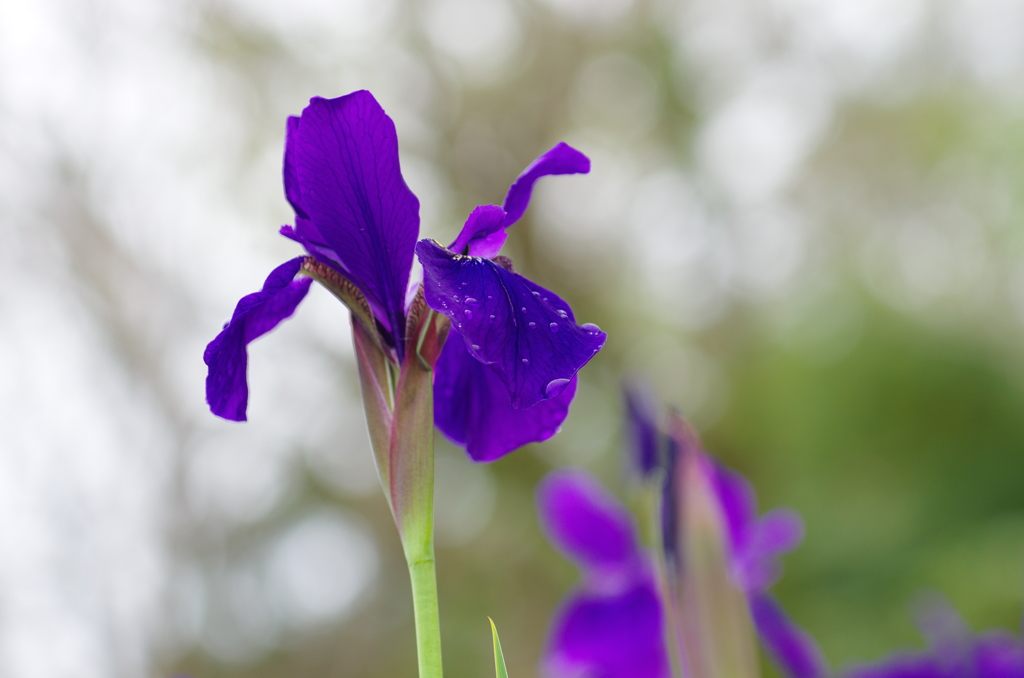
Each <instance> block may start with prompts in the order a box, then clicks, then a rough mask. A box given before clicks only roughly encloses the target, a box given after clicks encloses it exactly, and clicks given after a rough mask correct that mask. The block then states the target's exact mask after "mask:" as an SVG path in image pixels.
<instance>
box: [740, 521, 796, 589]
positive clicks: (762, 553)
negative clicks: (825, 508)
mask: <svg viewBox="0 0 1024 678" xmlns="http://www.w3.org/2000/svg"><path fill="white" fill-rule="evenodd" d="M803 536H804V522H803V519H802V518H801V517H800V514H799V513H797V512H796V511H793V510H791V509H773V510H771V511H769V512H768V513H766V514H764V515H763V516H761V517H760V518H758V519H757V520H756V521H755V522H754V523H753V525H752V526H751V529H750V531H749V534H748V538H747V541H746V543H745V544H744V548H743V550H742V551H741V552H739V553H737V554H735V555H734V558H735V560H736V562H735V563H734V569H735V571H736V574H737V575H738V578H739V579H740V584H741V585H742V586H743V588H744V590H746V591H750V592H754V591H763V590H765V589H767V588H768V587H769V586H771V585H772V584H774V583H775V582H776V581H777V580H778V578H779V575H780V573H781V569H782V567H781V565H780V564H779V562H778V559H779V556H781V555H782V554H783V553H786V552H787V551H791V550H792V549H794V548H796V547H797V546H798V545H799V544H800V542H801V541H802V540H803Z"/></svg>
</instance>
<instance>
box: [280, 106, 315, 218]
mask: <svg viewBox="0 0 1024 678" xmlns="http://www.w3.org/2000/svg"><path fill="white" fill-rule="evenodd" d="M298 131H299V118H298V116H294V115H289V116H288V123H287V125H286V127H285V137H284V196H285V198H287V199H288V202H289V203H291V206H292V209H294V210H295V214H296V215H298V216H299V217H300V218H302V219H309V215H308V214H306V210H305V209H304V208H303V207H302V194H301V192H300V191H299V177H298V174H297V170H296V168H295V153H296V150H297V149H298V145H297V143H298V142H297V140H296V139H297V135H298Z"/></svg>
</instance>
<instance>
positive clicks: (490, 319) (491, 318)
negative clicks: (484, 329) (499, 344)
mask: <svg viewBox="0 0 1024 678" xmlns="http://www.w3.org/2000/svg"><path fill="white" fill-rule="evenodd" d="M487 320H489V321H490V322H492V323H493V322H494V316H493V315H492V316H491V317H490V318H488V319H487Z"/></svg>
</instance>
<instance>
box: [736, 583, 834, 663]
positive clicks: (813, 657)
mask: <svg viewBox="0 0 1024 678" xmlns="http://www.w3.org/2000/svg"><path fill="white" fill-rule="evenodd" d="M750 614H751V616H752V617H753V618H754V625H755V626H756V627H757V633H758V635H759V636H760V637H761V642H762V643H764V646H765V648H767V650H768V651H769V652H770V653H771V655H772V657H774V658H775V661H776V662H777V663H778V664H779V668H781V669H782V670H783V673H785V674H786V675H787V676H789V678H822V677H823V676H825V675H827V673H828V667H827V666H826V665H825V660H824V658H823V656H822V654H821V650H819V649H818V646H817V644H816V643H815V642H814V640H813V639H812V638H811V636H810V635H809V634H808V633H807V632H806V631H804V630H803V629H802V628H800V627H799V626H797V625H796V623H794V622H793V620H791V619H790V618H789V617H788V616H787V615H786V612H785V611H784V610H783V609H782V607H781V606H780V605H779V603H778V602H777V601H776V600H775V599H774V598H773V597H772V596H770V595H768V594H767V593H758V594H755V595H752V596H751V597H750Z"/></svg>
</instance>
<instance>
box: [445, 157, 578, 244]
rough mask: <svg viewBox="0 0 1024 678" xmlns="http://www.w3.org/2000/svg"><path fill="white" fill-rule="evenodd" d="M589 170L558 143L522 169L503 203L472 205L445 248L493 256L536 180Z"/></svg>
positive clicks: (527, 200) (520, 215) (519, 212)
mask: <svg viewBox="0 0 1024 678" xmlns="http://www.w3.org/2000/svg"><path fill="white" fill-rule="evenodd" d="M589 171H590V160H589V159H588V158H587V156H585V155H583V154H582V153H580V152H579V151H577V150H576V149H575V148H573V147H572V146H569V145H568V144H565V143H560V144H558V145H557V146H555V147H554V148H552V149H551V150H550V151H548V152H547V153H545V154H544V155H542V156H540V157H539V158H537V159H536V160H534V161H533V163H532V164H531V165H530V166H529V167H527V168H526V169H525V170H523V173H522V174H520V175H519V177H518V178H517V179H516V180H515V181H514V182H513V183H512V185H511V186H510V187H509V189H508V194H507V195H506V196H505V202H504V204H503V205H502V206H501V207H500V208H498V207H494V206H493V205H483V206H481V207H478V208H476V210H474V211H473V213H472V214H470V215H469V218H468V219H467V220H466V224H465V225H464V226H463V227H462V231H461V232H460V233H459V237H457V238H456V239H455V242H453V243H452V244H451V245H450V246H449V247H448V249H450V250H451V251H453V252H455V253H457V254H469V255H471V256H474V257H483V258H485V259H491V258H493V257H494V256H496V255H497V254H498V252H499V251H501V246H502V245H503V244H505V238H506V237H507V235H506V233H505V229H507V228H508V227H509V226H511V225H512V224H514V223H516V222H517V221H519V219H520V218H521V217H522V216H523V213H524V212H526V208H527V206H529V204H530V194H531V193H532V192H533V185H534V184H535V183H537V180H538V179H540V178H541V177H546V176H550V175H552V174H586V173H587V172H589ZM483 209H486V210H488V211H487V212H486V213H485V214H484V213H478V212H479V211H480V210H483ZM496 210H501V219H500V220H498V219H497V218H496V217H497V215H498V212H497V211H496Z"/></svg>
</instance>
